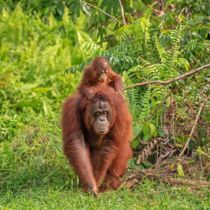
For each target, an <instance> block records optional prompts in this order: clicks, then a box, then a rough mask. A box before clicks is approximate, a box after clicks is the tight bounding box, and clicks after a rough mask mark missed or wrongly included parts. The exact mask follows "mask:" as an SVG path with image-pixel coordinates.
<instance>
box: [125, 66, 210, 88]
mask: <svg viewBox="0 0 210 210" xmlns="http://www.w3.org/2000/svg"><path fill="white" fill-rule="evenodd" d="M209 67H210V63H208V64H206V65H204V66H201V67H199V68H196V69H193V70H191V71H188V72H187V73H185V74H182V75H180V76H178V77H175V78H172V79H169V80H165V81H162V80H154V81H146V82H140V83H136V84H133V85H129V86H127V87H125V88H124V90H126V89H130V88H134V87H136V86H146V85H154V84H157V85H168V84H170V83H172V82H176V81H178V80H183V79H185V78H187V77H189V76H191V75H193V74H196V73H198V72H200V71H202V70H203V69H206V68H209Z"/></svg>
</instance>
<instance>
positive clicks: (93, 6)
mask: <svg viewBox="0 0 210 210" xmlns="http://www.w3.org/2000/svg"><path fill="white" fill-rule="evenodd" d="M81 2H82V3H84V4H87V5H88V6H90V7H92V8H94V9H96V10H98V11H100V12H101V13H103V14H104V15H106V16H108V17H110V18H112V19H113V20H114V21H116V22H118V23H120V24H121V25H122V22H121V21H120V20H118V19H117V18H115V17H114V16H112V15H110V14H109V13H107V12H105V11H104V10H102V9H101V8H99V7H96V6H95V5H93V4H90V3H88V2H86V1H81Z"/></svg>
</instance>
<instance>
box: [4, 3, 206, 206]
mask: <svg viewBox="0 0 210 210" xmlns="http://www.w3.org/2000/svg"><path fill="white" fill-rule="evenodd" d="M0 3H1V6H0V9H1V13H0V60H1V62H0V197H1V198H0V208H3V207H4V205H5V206H8V208H11V209H23V208H24V205H25V203H27V202H28V204H26V205H28V206H29V207H28V209H33V206H34V205H35V203H36V204H37V205H38V206H37V209H40V208H43V209H48V208H47V206H50V209H53V208H58V205H56V204H54V205H53V204H52V203H53V201H54V196H53V195H54V194H55V195H57V196H58V197H59V198H60V197H63V196H64V200H65V205H66V206H67V207H68V205H67V204H68V198H67V197H66V195H69V196H76V197H75V200H74V202H75V204H74V205H75V207H74V208H76V206H77V205H80V204H76V203H77V202H79V201H80V198H81V197H82V199H83V202H90V204H89V205H87V206H86V207H85V208H86V209H87V208H88V207H89V208H93V209H94V208H97V207H96V206H97V205H98V206H100V205H101V209H103V208H102V207H103V205H105V206H106V205H107V206H108V207H110V205H108V204H104V202H105V200H106V198H108V199H109V200H110V202H111V203H112V202H115V201H114V199H115V197H116V199H117V193H113V194H112V193H108V194H107V195H106V196H107V197H106V196H105V197H104V198H101V200H99V201H98V204H96V205H95V204H94V202H93V200H92V199H93V198H88V197H86V196H85V195H83V194H82V195H81V196H78V193H77V192H76V193H74V191H75V188H74V187H75V186H78V179H77V178H76V177H75V176H74V175H73V172H72V171H71V170H70V169H69V166H68V163H67V161H66V160H65V158H64V157H63V153H62V146H61V145H62V144H61V131H60V110H61V105H62V102H63V100H64V98H65V97H66V96H68V95H69V94H71V93H72V92H73V91H74V90H75V88H76V86H77V84H78V82H79V80H80V76H81V69H82V67H83V66H84V65H85V64H86V63H88V62H89V61H90V60H91V59H92V58H93V57H94V56H96V55H103V56H106V57H107V58H108V59H109V60H110V62H111V64H112V66H113V69H114V70H116V71H118V72H119V73H120V74H122V75H123V80H124V84H125V86H126V85H130V84H134V83H136V82H142V81H151V80H166V79H169V78H173V77H176V76H179V75H181V74H183V73H186V72H187V71H189V70H191V69H193V68H196V67H199V66H202V65H204V64H206V63H208V62H209V61H208V59H209V58H208V54H209V40H208V39H209V34H208V33H209V32H208V28H209V25H208V23H207V20H208V16H207V15H208V14H206V10H205V12H203V11H196V10H195V8H197V7H196V5H194V4H192V6H191V9H189V12H191V14H190V15H189V14H188V13H186V14H185V12H186V11H182V9H183V8H185V9H186V8H190V7H187V6H188V5H187V6H186V5H185V6H183V5H182V4H181V3H180V4H177V5H175V9H174V10H173V11H172V10H171V8H170V7H169V5H170V4H169V3H168V4H166V5H165V14H164V16H160V17H159V16H156V15H154V8H155V6H151V5H149V4H148V5H149V6H148V5H146V4H145V6H143V5H142V8H143V9H141V8H140V6H139V7H138V9H137V13H138V14H136V15H134V16H133V17H129V18H128V20H127V21H128V23H129V24H127V25H125V26H122V25H121V24H116V23H113V22H112V21H110V20H109V18H107V17H104V18H102V17H101V18H99V17H100V16H98V13H97V12H96V11H92V14H93V16H91V17H89V16H86V15H87V14H86V13H85V12H84V7H83V10H82V9H81V8H80V7H77V10H81V11H80V13H79V14H80V15H78V14H77V15H75V14H72V12H71V10H70V9H68V4H66V7H65V6H63V7H62V10H61V11H62V12H60V13H58V12H57V10H56V12H55V10H53V9H52V8H53V7H51V6H49V10H48V11H47V10H44V9H43V10H41V9H39V7H38V8H35V10H34V8H33V5H32V6H31V9H27V10H26V5H25V2H24V1H22V5H21V4H18V5H16V4H13V2H12V1H8V4H5V2H4V3H2V2H0ZM40 4H41V3H40ZM107 4H108V6H107V10H108V9H109V8H110V3H107ZM171 4H174V2H173V1H171ZM84 6H86V7H87V9H88V11H89V10H90V8H89V7H88V6H87V5H84ZM102 6H103V5H102ZM204 6H205V4H204ZM133 7H135V5H134V6H133V5H130V6H128V7H125V10H126V12H127V13H126V14H128V12H129V11H131V10H132V8H133ZM69 8H70V7H69ZM79 8H80V9H79ZM105 8H106V7H105ZM139 8H140V9H139ZM118 9H119V8H118ZM117 11H118V10H117ZM143 11H144V12H143ZM82 12H83V13H82ZM86 12H87V11H86ZM109 12H111V10H110V11H109ZM95 13H97V14H95ZM111 14H112V13H111ZM94 15H95V16H97V18H98V19H95V21H96V20H97V21H96V22H97V23H95V22H94V17H95V16H94ZM112 15H113V14H112ZM116 15H119V16H118V18H119V17H120V11H118V12H116ZM87 17H89V18H87ZM91 21H92V22H91ZM100 21H101V22H100ZM91 23H92V24H93V26H94V27H96V30H95V31H93V30H92V29H91V28H90V27H89V28H88V27H87V25H88V26H90V25H91ZM94 24H95V25H94ZM101 25H102V26H103V27H99V26H101ZM97 27H99V28H97ZM106 27H107V28H108V29H107V30H105V28H106ZM102 28H104V30H105V31H103V30H102ZM209 81H210V74H209V69H207V70H205V71H202V72H201V73H199V74H197V75H196V76H192V77H190V78H188V79H187V80H184V81H180V82H176V83H172V84H170V85H167V86H157V85H151V86H143V87H136V88H132V89H128V90H126V97H127V99H128V101H129V102H130V109H131V112H132V115H133V120H134V121H133V126H134V140H133V148H134V149H139V148H140V146H141V142H142V141H145V142H148V141H150V140H151V139H152V138H154V137H157V136H163V137H164V136H165V135H168V136H169V137H170V139H171V142H173V144H175V145H176V147H178V148H179V149H181V148H182V147H183V145H184V144H185V142H186V140H187V139H188V137H189V133H190V131H191V129H192V126H193V123H194V120H195V117H196V114H197V112H198V109H199V106H200V104H201V103H202V102H203V100H204V99H205V98H207V97H208V95H209ZM172 104H175V106H172ZM171 107H172V108H171ZM168 113H169V114H168ZM170 113H172V114H171V115H170ZM169 116H172V117H169ZM169 124H170V125H172V126H168V125H169ZM209 139H210V103H209V102H207V103H206V105H205V107H204V109H203V111H202V113H201V116H200V119H199V121H198V125H197V129H196V132H195V133H193V136H192V140H191V142H190V149H189V150H190V154H191V153H195V155H196V158H197V159H199V160H201V159H202V160H205V161H209ZM134 165H135V163H134V161H132V162H131V166H132V167H134ZM145 165H146V166H147V167H148V163H146V164H144V165H142V166H141V167H145ZM149 166H151V165H150V164H149ZM135 167H136V165H135ZM138 167H139V166H138ZM205 179H209V178H208V177H205ZM151 185H153V184H151V183H150V184H146V185H143V188H142V189H145V188H147V189H145V191H144V190H141V187H139V189H136V190H135V191H134V192H131V191H126V190H125V191H121V192H120V195H119V198H118V199H119V202H121V200H123V199H125V200H126V201H127V202H128V203H131V206H132V205H133V208H130V209H135V208H136V209H138V205H137V204H136V202H137V201H138V199H139V197H138V196H139V193H144V192H146V195H145V196H147V193H148V196H152V198H151V200H150V199H149V200H146V201H143V200H142V199H141V200H142V202H143V205H144V207H145V208H146V206H147V205H151V207H154V206H155V205H159V206H162V208H160V209H164V207H165V205H166V206H170V205H171V208H170V209H176V205H181V206H182V207H183V209H187V208H188V207H189V208H190V205H191V207H192V208H190V209H193V208H195V207H196V206H200V207H201V208H202V207H203V209H205V208H207V207H208V199H204V200H203V201H202V196H204V197H205V198H206V194H207V192H206V191H204V192H203V193H201V195H198V198H197V197H196V196H193V195H192V194H191V193H189V192H188V193H187V196H186V197H185V202H186V203H185V204H186V206H185V205H184V204H181V203H180V202H179V200H180V199H181V198H180V195H181V194H179V189H176V188H173V189H169V188H167V187H166V188H164V190H162V191H163V192H162V193H163V194H162V193H161V189H159V188H158V189H157V188H154V186H151ZM148 186H149V187H148ZM30 188H31V189H32V191H30V190H29V189H30ZM52 188H53V189H52ZM37 189H38V190H37ZM150 189H151V191H152V192H154V194H153V193H151V191H150ZM36 190H37V191H38V193H37V191H36ZM51 190H52V191H51ZM68 190H73V192H72V193H73V194H72V193H70V192H69V191H68ZM66 191H68V192H66ZM183 192H184V191H183ZM19 193H21V194H20V195H19V197H16V196H17V195H18V194H19ZM25 193H26V194H25ZM45 193H47V194H48V196H49V201H43V203H41V202H40V203H39V202H38V201H37V200H39V199H41V197H44V196H45ZM66 193H67V194H66ZM159 193H160V194H159ZM167 193H169V194H170V195H168V194H167ZM27 194H30V195H32V201H31V200H29V201H28V196H27ZM75 194H76V195H75ZM131 194H132V195H134V198H133V199H131V198H129V196H131ZM188 196H189V197H188ZM112 197H113V198H112ZM173 197H175V202H174V203H170V202H171V200H173ZM159 199H160V200H159ZM17 200H20V201H21V202H22V204H18V201H17ZM26 200H27V201H26ZM155 200H159V201H158V202H157V201H155ZM34 202H35V203H34ZM37 202H38V203H37ZM132 202H134V204H132ZM156 202H157V203H156ZM191 202H192V203H191ZM2 204H3V205H2ZM7 204H8V205H7ZM1 205H2V206H1ZM30 205H31V207H30ZM59 205H60V204H59ZM113 205H117V203H115V204H113ZM18 206H19V207H18ZM131 206H130V207H131ZM119 208H120V209H123V208H124V206H122V205H120V204H119ZM127 208H128V207H127ZM24 209H25V208H24ZM128 209H129V208H128Z"/></svg>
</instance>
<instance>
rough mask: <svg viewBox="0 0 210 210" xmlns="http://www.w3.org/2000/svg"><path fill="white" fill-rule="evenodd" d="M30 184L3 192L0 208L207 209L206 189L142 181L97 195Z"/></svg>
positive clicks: (54, 186) (75, 189) (51, 185)
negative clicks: (189, 188) (137, 184)
mask: <svg viewBox="0 0 210 210" xmlns="http://www.w3.org/2000/svg"><path fill="white" fill-rule="evenodd" d="M62 187H63V186H60V185H59V184H57V185H56V183H51V184H50V186H49V185H46V186H34V187H32V188H30V186H28V187H27V188H26V189H24V190H21V191H19V192H16V193H13V192H11V191H9V190H8V191H7V192H6V193H5V194H4V195H2V197H1V198H0V203H1V205H0V208H1V209H24V210H26V209H42V210H44V209H132V210H134V209H209V206H210V203H209V200H210V196H209V194H208V192H207V191H206V190H203V191H202V192H190V191H188V190H187V189H184V188H175V187H173V188H172V187H169V186H164V185H159V184H156V183H153V182H144V183H142V184H140V185H139V186H138V187H137V188H136V189H135V190H134V191H131V190H125V189H124V190H120V191H116V192H107V193H104V194H102V195H100V197H99V198H94V197H93V196H90V195H87V194H84V193H82V192H81V191H80V189H77V188H73V189H62Z"/></svg>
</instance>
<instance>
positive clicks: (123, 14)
mask: <svg viewBox="0 0 210 210" xmlns="http://www.w3.org/2000/svg"><path fill="white" fill-rule="evenodd" d="M119 4H120V11H121V15H122V20H123V25H124V26H125V25H126V21H125V12H124V8H123V4H122V1H121V0H119Z"/></svg>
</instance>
